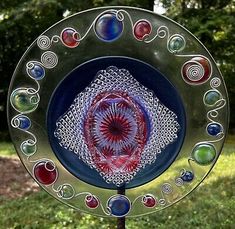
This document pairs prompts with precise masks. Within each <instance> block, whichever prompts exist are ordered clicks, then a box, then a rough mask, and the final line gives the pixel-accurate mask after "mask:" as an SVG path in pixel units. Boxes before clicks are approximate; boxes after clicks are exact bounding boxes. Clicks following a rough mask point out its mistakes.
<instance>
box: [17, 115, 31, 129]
mask: <svg viewBox="0 0 235 229" xmlns="http://www.w3.org/2000/svg"><path fill="white" fill-rule="evenodd" d="M17 121H18V128H20V129H22V130H28V129H29V128H30V126H31V121H30V119H29V118H28V117H27V116H25V115H20V116H19V117H17Z"/></svg>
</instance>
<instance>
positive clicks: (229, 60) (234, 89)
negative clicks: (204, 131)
mask: <svg viewBox="0 0 235 229" xmlns="http://www.w3.org/2000/svg"><path fill="white" fill-rule="evenodd" d="M161 2H162V3H163V5H164V6H165V7H166V8H167V12H166V14H167V16H169V17H171V18H172V19H174V20H176V21H178V22H179V23H180V24H182V25H184V26H185V27H186V28H188V30H189V31H191V32H192V33H193V34H194V35H196V36H197V37H198V38H199V39H200V41H201V42H202V43H203V44H204V45H205V46H206V47H207V49H208V50H209V51H210V53H211V54H212V56H213V57H214V58H215V60H216V62H217V64H218V66H219V68H220V70H221V71H222V73H223V76H224V78H225V81H226V86H227V89H228V93H229V98H230V107H231V110H232V108H234V107H235V52H234V50H235V36H234V34H235V1H234V0H209V1H208V0H174V1H169V0H162V1H161ZM230 127H231V128H233V129H234V128H235V113H234V112H231V117H230Z"/></svg>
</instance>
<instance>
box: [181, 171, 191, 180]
mask: <svg viewBox="0 0 235 229" xmlns="http://www.w3.org/2000/svg"><path fill="white" fill-rule="evenodd" d="M180 178H181V179H182V180H183V181H185V182H191V181H192V180H193V178H194V174H193V172H191V171H184V172H183V173H182V174H181V176H180Z"/></svg>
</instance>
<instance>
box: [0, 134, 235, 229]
mask: <svg viewBox="0 0 235 229" xmlns="http://www.w3.org/2000/svg"><path fill="white" fill-rule="evenodd" d="M4 144H5V148H4V147H3V146H2V145H0V155H1V154H2V149H4V150H3V151H4V153H3V154H4V155H7V156H9V155H12V150H13V148H12V147H11V146H10V145H9V144H7V143H4ZM7 145H8V146H7ZM6 149H9V151H10V152H9V153H8V152H6V151H7V150H6ZM234 162H235V137H234V136H230V137H229V138H228V139H227V142H226V144H225V147H224V149H223V153H222V155H221V156H220V158H219V160H218V162H217V163H216V165H215V167H214V169H213V170H212V172H211V173H210V175H209V176H208V178H207V179H206V180H205V181H204V182H203V183H202V184H201V185H200V186H199V188H198V189H197V190H196V191H194V192H193V193H192V194H191V195H189V196H188V197H186V198H184V199H183V200H182V201H180V202H179V203H177V204H175V205H173V206H172V207H170V208H167V209H165V210H163V211H160V212H157V213H155V214H151V215H148V216H144V217H138V218H132V219H127V221H126V228H127V229H136V228H138V229H141V228H146V229H148V228H153V229H154V228H160V229H171V228H172V229H182V228H186V229H188V228H189V229H190V228H193V229H195V228H198V229H200V228H203V229H214V228H215V229H217V228H218V229H220V228H225V229H227V228H228V229H233V228H235V168H234ZM0 204H1V205H0V228H1V229H2V228H16V229H20V228H24V229H27V228H40V229H43V228H49V229H50V228H51V229H53V228H56V229H60V228H61V229H62V228H79V229H114V228H115V224H116V220H115V219H109V218H99V217H95V216H91V215H88V214H82V213H79V212H77V211H75V210H73V209H71V208H68V207H67V206H64V205H63V204H60V203H59V202H58V201H56V200H55V199H54V198H52V197H51V196H49V195H48V194H47V193H45V192H44V191H40V192H38V193H35V194H31V195H29V196H26V197H24V198H20V199H16V200H11V201H9V200H5V199H2V200H1V201H0Z"/></svg>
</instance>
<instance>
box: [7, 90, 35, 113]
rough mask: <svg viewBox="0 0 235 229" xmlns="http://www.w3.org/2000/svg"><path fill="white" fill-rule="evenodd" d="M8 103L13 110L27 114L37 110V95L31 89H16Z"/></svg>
mask: <svg viewBox="0 0 235 229" xmlns="http://www.w3.org/2000/svg"><path fill="white" fill-rule="evenodd" d="M10 101H11V104H12V106H13V107H14V108H15V110H17V111H19V112H22V113H29V112H31V111H33V110H35V109H36V108H37V106H38V103H39V95H38V94H37V93H36V90H35V89H33V88H30V89H25V88H18V89H16V90H14V91H13V92H12V94H11V97H10Z"/></svg>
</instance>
